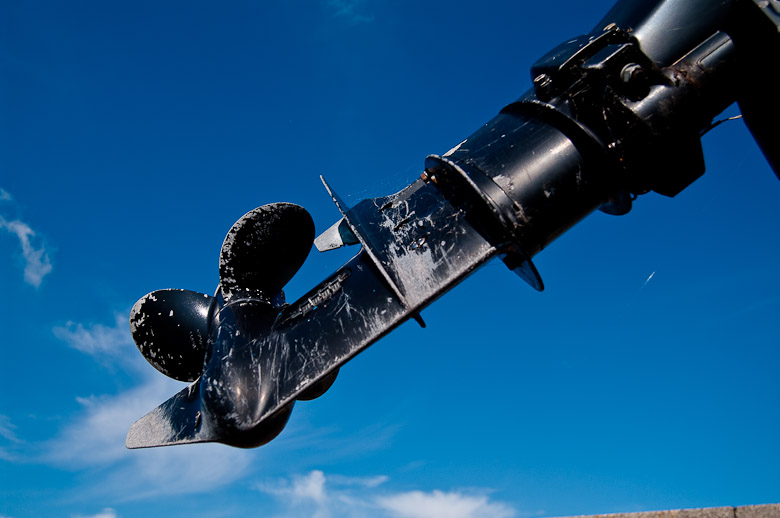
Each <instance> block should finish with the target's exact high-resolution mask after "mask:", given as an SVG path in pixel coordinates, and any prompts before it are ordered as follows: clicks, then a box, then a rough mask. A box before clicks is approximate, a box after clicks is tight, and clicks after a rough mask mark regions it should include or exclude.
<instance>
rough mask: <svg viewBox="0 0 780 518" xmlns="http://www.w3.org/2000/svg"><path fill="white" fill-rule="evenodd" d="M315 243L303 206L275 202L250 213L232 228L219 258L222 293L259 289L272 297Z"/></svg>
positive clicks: (227, 297)
mask: <svg viewBox="0 0 780 518" xmlns="http://www.w3.org/2000/svg"><path fill="white" fill-rule="evenodd" d="M313 242H314V222H313V221H312V219H311V216H310V215H309V213H308V212H306V210H305V209H304V208H303V207H300V206H298V205H294V204H292V203H272V204H270V205H263V206H262V207H258V208H256V209H254V210H252V211H249V212H247V213H246V214H244V216H242V217H241V219H239V220H238V221H237V222H236V223H235V225H233V228H231V229H230V231H229V232H228V234H227V236H226V237H225V241H224V243H223V244H222V251H221V253H220V257H219V278H220V283H221V286H222V294H223V295H224V296H225V298H226V299H230V298H231V297H232V296H233V295H235V294H236V293H237V292H239V291H258V292H261V293H262V294H263V295H264V296H265V297H266V298H268V299H269V300H270V299H271V298H272V297H273V296H274V295H276V294H277V293H279V292H280V291H281V289H282V287H284V285H285V284H287V282H288V281H289V280H290V279H291V278H292V277H293V275H295V272H297V271H298V269H299V268H300V267H301V266H302V265H303V262H304V261H305V260H306V257H307V256H308V255H309V251H310V250H311V246H312V243H313Z"/></svg>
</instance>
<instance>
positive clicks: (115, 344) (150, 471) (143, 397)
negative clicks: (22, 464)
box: [40, 314, 253, 516]
mask: <svg viewBox="0 0 780 518" xmlns="http://www.w3.org/2000/svg"><path fill="white" fill-rule="evenodd" d="M54 332H55V335H57V336H58V337H59V338H60V339H62V340H63V341H64V342H66V343H67V344H68V345H69V346H71V347H73V348H74V349H77V350H80V351H82V352H85V353H87V354H89V355H91V356H92V357H94V358H95V359H96V360H99V361H105V360H106V359H108V360H110V361H111V362H112V364H113V365H115V366H117V367H119V368H122V369H125V370H128V371H131V372H133V374H134V375H136V376H138V379H139V385H138V386H136V387H134V388H132V389H130V390H127V391H124V392H121V393H119V394H116V395H102V396H90V397H86V398H77V401H78V402H79V403H80V405H81V411H80V412H79V413H78V415H77V416H76V417H75V418H74V419H73V421H72V422H71V423H70V424H68V425H67V426H66V427H65V428H64V429H63V430H61V431H60V433H59V434H58V435H57V436H56V437H55V438H53V439H51V440H49V441H48V442H46V443H45V444H44V445H43V453H42V454H41V456H40V460H41V461H43V462H44V463H46V464H50V465H55V466H59V467H62V468H65V469H73V470H79V471H83V472H85V473H86V475H87V476H86V478H87V479H90V475H92V476H94V477H96V478H97V477H99V483H96V484H94V485H92V486H91V487H90V488H88V489H84V490H82V491H81V494H82V496H84V497H85V498H87V497H94V496H97V495H100V496H110V497H113V498H117V499H123V500H135V499H143V498H150V497H155V496H159V495H171V494H184V493H196V492H200V491H206V490H210V489H213V488H217V487H221V486H224V485H226V484H229V483H231V482H233V481H235V480H237V479H239V478H240V477H242V476H244V475H245V474H246V471H247V469H248V467H249V466H250V464H251V463H252V461H253V455H252V454H251V453H249V452H247V451H245V450H238V449H234V448H230V447H227V446H224V445H217V444H197V445H188V446H186V447H176V446H174V447H166V448H153V449H147V450H128V449H126V448H125V436H126V434H127V431H128V429H129V428H130V426H131V425H132V424H133V422H134V421H135V420H137V419H139V418H140V417H142V416H143V415H145V414H146V413H147V412H149V411H151V410H152V409H154V408H155V407H156V406H157V405H159V404H160V403H162V402H163V401H165V400H166V399H168V398H169V397H171V396H172V395H173V394H175V393H176V392H178V391H179V390H181V389H182V388H183V387H184V384H183V383H180V382H176V381H174V380H171V379H169V378H166V377H165V376H163V375H161V374H159V373H158V372H156V371H155V370H154V369H152V368H151V367H150V366H149V365H147V364H146V362H145V360H144V359H143V358H142V357H141V355H140V354H139V353H138V351H137V349H136V348H135V346H134V344H133V342H132V338H131V337H130V331H129V328H128V324H127V318H126V317H125V316H124V315H121V314H118V315H117V316H116V317H115V322H114V325H113V326H105V325H102V324H94V325H88V326H84V325H82V324H77V323H73V322H69V323H68V325H67V326H66V327H59V328H56V329H55V331H54ZM97 516H101V515H97Z"/></svg>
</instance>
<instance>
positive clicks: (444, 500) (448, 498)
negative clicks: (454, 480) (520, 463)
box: [377, 490, 515, 518]
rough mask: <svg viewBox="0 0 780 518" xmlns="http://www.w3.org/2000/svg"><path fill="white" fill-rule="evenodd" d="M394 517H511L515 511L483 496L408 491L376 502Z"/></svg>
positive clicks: (435, 491) (436, 491)
mask: <svg viewBox="0 0 780 518" xmlns="http://www.w3.org/2000/svg"><path fill="white" fill-rule="evenodd" d="M377 501H378V503H379V505H380V506H381V507H382V508H384V509H385V510H386V511H388V512H389V515H390V516H392V517H394V518H511V517H512V516H514V515H515V510H514V509H513V508H511V507H510V506H508V505H507V504H504V503H501V502H491V501H490V499H489V498H488V496H487V495H486V494H465V493H461V492H457V491H456V492H444V491H439V490H434V491H432V492H430V493H424V492H422V491H409V492H406V493H399V494H396V495H390V496H384V497H380V498H379V499H377Z"/></svg>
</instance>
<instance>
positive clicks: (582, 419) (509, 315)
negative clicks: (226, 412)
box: [0, 0, 780, 518]
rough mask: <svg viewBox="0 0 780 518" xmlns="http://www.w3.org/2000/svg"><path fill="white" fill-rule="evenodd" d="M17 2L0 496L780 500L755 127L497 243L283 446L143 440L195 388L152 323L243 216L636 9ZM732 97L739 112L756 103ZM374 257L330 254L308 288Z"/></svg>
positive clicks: (360, 503) (329, 501)
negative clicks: (538, 236) (139, 343)
mask: <svg viewBox="0 0 780 518" xmlns="http://www.w3.org/2000/svg"><path fill="white" fill-rule="evenodd" d="M223 4H226V5H217V4H216V3H212V2H200V1H194V2H150V1H133V2H122V1H120V2H98V1H94V0H86V1H84V2H78V3H72V2H68V3H65V2H53V1H50V0H31V1H25V2H16V3H5V4H4V5H3V6H2V7H0V63H2V67H3V73H2V74H0V189H2V190H0V290H1V291H2V293H3V296H4V300H5V302H4V303H3V305H2V311H1V312H0V329H1V330H2V334H1V335H0V337H1V338H0V347H1V348H2V352H3V358H2V360H1V361H0V383H1V384H2V385H1V386H0V388H1V389H2V390H1V391H0V393H1V394H2V396H0V480H2V483H0V517H3V518H9V517H10V518H22V517H32V516H63V517H69V518H98V517H100V518H120V517H121V518H132V517H141V516H144V517H146V516H168V517H179V516H187V517H200V516H203V517H206V516H209V517H220V516H264V517H268V516H270V517H273V516H289V517H298V516H317V517H321V518H322V517H330V516H334V517H335V516H378V517H389V518H406V517H413V516H415V517H438V516H447V517H454V518H459V517H463V518H477V517H479V518H508V517H519V518H533V517H540V516H560V515H572V514H587V513H607V512H618V511H638V510H652V509H669V508H681V507H702V506H720V505H745V504H760V503H771V502H777V501H780V492H778V488H780V470H778V469H777V466H778V465H779V464H780V441H779V440H778V436H780V378H779V377H778V367H780V353H779V352H778V344H780V330H779V329H778V325H777V323H778V322H777V314H778V311H779V310H780V295H778V294H779V293H780V273H778V270H777V256H778V253H779V252H780V250H779V247H778V239H777V229H778V228H779V227H780V203H778V199H780V182H778V181H777V178H776V177H775V176H774V175H773V173H772V172H771V170H770V169H769V167H768V166H767V165H766V163H765V162H764V160H763V158H762V157H761V155H760V153H759V151H758V150H757V148H756V146H755V144H754V143H753V141H752V139H751V138H750V136H749V134H748V133H747V131H746V130H745V128H744V125H743V124H742V122H741V121H735V122H730V123H727V124H723V125H721V126H720V127H718V128H717V129H716V130H714V131H713V132H711V133H710V134H708V135H707V136H706V137H705V138H704V148H705V157H706V161H707V165H708V171H707V173H706V174H705V175H704V176H703V177H702V178H701V179H699V180H698V181H696V182H695V183H694V184H693V185H692V186H691V187H689V188H688V189H687V190H685V191H684V192H683V193H681V194H680V195H678V196H677V197H676V198H674V199H669V198H664V197H661V196H658V195H655V194H649V195H647V196H644V197H642V198H641V199H640V200H639V201H638V202H637V203H636V204H635V208H634V210H633V211H632V212H631V213H630V214H628V215H626V216H622V217H614V216H607V215H605V214H602V213H596V214H593V215H592V216H590V217H589V218H587V219H586V220H585V221H583V222H582V223H581V224H579V225H578V226H576V227H575V228H574V229H572V230H570V231H569V232H568V233H566V234H565V235H564V236H562V237H561V238H560V239H559V240H558V241H556V242H555V243H553V244H552V245H551V246H550V247H549V249H547V250H545V251H543V252H542V253H541V254H540V255H539V256H537V258H536V264H537V266H538V268H539V270H540V272H541V274H542V277H543V278H544V280H545V283H546V286H547V289H546V291H545V292H543V293H536V292H534V291H533V290H531V289H530V288H528V287H527V286H526V285H524V284H523V283H522V282H521V281H520V280H519V279H518V278H516V277H515V276H514V275H513V274H511V273H510V272H508V271H506V269H505V267H504V266H503V265H502V264H500V263H498V262H497V263H495V264H494V263H491V264H489V265H488V266H486V267H485V268H483V269H482V270H480V271H479V272H477V273H476V274H475V275H473V276H472V277H470V278H469V279H467V280H466V282H464V283H463V284H462V285H460V286H458V287H456V289H455V290H453V291H452V292H451V293H449V294H447V295H446V296H444V297H443V298H442V299H441V300H439V301H438V302H436V303H435V304H434V305H432V306H431V307H430V308H428V309H427V310H425V311H424V312H423V316H424V318H425V320H426V322H427V324H428V327H427V329H420V328H419V327H418V326H416V324H414V323H413V322H412V323H407V324H404V325H403V326H402V327H401V328H399V329H398V330H396V331H395V332H393V333H392V334H391V335H389V336H388V337H386V338H384V339H383V340H381V341H380V342H378V343H377V344H375V345H374V346H372V347H371V348H370V349H368V350H367V351H366V352H365V353H363V354H362V355H360V356H359V357H358V358H356V359H355V360H354V361H352V362H351V363H350V364H349V365H347V366H346V367H345V368H344V369H342V371H341V374H340V376H339V378H338V380H337V381H336V383H335V385H334V386H333V388H332V389H331V390H330V391H329V392H328V393H327V394H326V395H325V396H324V397H322V398H320V399H318V400H316V401H313V402H310V403H303V404H298V405H297V406H296V408H295V410H294V412H293V415H292V417H291V420H290V422H289V424H288V426H287V428H286V430H285V431H284V432H283V433H282V435H280V436H279V437H278V438H277V439H276V440H275V441H273V442H272V443H270V444H268V445H266V446H264V447H262V448H259V449H255V450H238V449H233V448H229V447H226V446H222V445H192V446H182V447H173V448H165V449H152V450H144V451H127V450H125V448H124V436H125V433H126V431H127V429H128V427H129V426H130V424H131V423H132V422H133V421H134V420H135V419H137V418H139V417H140V416H142V415H143V414H145V413H146V412H147V411H149V410H150V409H151V408H153V407H154V406H155V405H157V404H158V403H159V402H161V401H163V400H164V399H166V398H167V397H168V396H170V395H171V394H172V393H174V392H175V391H176V390H177V389H178V388H179V387H180V386H181V384H180V383H178V382H174V381H172V380H168V379H166V378H165V377H164V376H162V375H160V374H159V373H157V372H156V371H155V370H154V369H153V368H152V367H151V366H149V365H148V364H146V362H145V361H144V360H143V359H142V358H141V356H140V354H138V352H137V350H136V349H135V347H134V346H133V344H132V341H131V339H130V335H129V329H128V326H127V315H128V312H129V310H130V307H131V306H132V304H133V303H134V302H135V301H136V300H137V299H138V298H140V297H141V296H143V295H144V294H146V293H147V292H149V291H152V290H155V289H161V288H173V287H175V288H187V289H191V290H196V291H201V292H205V293H212V292H213V291H214V288H215V287H216V283H217V282H218V271H217V260H218V256H219V249H220V245H221V243H222V239H223V238H224V236H225V233H226V232H227V231H228V229H229V228H230V226H231V225H232V224H233V222H234V221H235V220H237V219H238V218H239V217H240V216H241V215H242V214H244V213H245V212H247V211H248V210H251V209H252V208H254V207H256V206H258V205H262V204H265V203H271V202H277V201H289V202H294V203H298V204H300V205H302V206H304V207H305V208H306V209H308V210H309V212H310V213H311V214H312V216H313V218H314V221H315V223H316V226H317V230H318V232H320V231H322V230H324V229H326V228H327V227H328V226H330V225H331V224H332V223H333V222H334V221H335V220H336V219H337V218H338V212H337V210H336V208H335V207H334V206H333V205H332V203H331V202H330V199H329V197H328V195H327V193H326V192H325V190H324V189H323V188H322V186H321V184H320V182H319V179H318V175H320V174H324V175H325V177H326V178H327V179H328V180H329V182H330V183H331V184H332V185H333V186H334V188H335V189H336V190H337V191H338V192H339V193H340V194H341V195H342V196H343V197H344V198H345V199H346V200H347V201H348V202H349V203H355V202H357V201H358V200H360V199H361V198H363V197H367V196H376V195H381V194H388V193H391V192H394V191H395V190H397V189H398V188H400V187H403V186H404V185H406V184H407V183H409V182H411V181H412V180H413V179H414V178H415V177H416V176H417V175H418V174H419V172H420V170H421V169H422V166H423V159H424V157H425V156H426V155H428V154H430V153H442V152H444V151H446V150H447V149H449V148H450V147H452V146H453V145H454V144H457V143H458V142H460V141H461V140H463V138H465V137H466V136H468V135H469V134H470V133H471V132H472V131H474V130H475V129H476V128H478V127H479V125H480V124H482V123H483V122H485V121H486V120H488V119H489V118H490V117H492V116H493V115H494V114H495V113H496V112H497V111H498V110H499V109H500V108H501V107H502V106H504V105H505V104H507V103H508V102H511V101H512V100H514V99H516V98H517V97H518V96H519V95H520V94H521V93H522V92H524V91H525V90H526V89H527V88H528V87H529V86H530V80H529V77H528V76H529V72H528V70H529V67H530V65H531V64H532V63H533V62H534V60H535V59H536V58H538V57H539V56H541V55H542V54H544V53H545V52H546V51H547V50H549V49H550V48H551V47H553V46H554V45H556V44H557V43H559V42H560V41H563V40H564V39H567V38H568V37H570V36H574V35H577V34H580V33H583V32H586V31H587V30H589V29H590V28H591V26H592V25H593V24H595V23H596V22H597V21H598V19H599V18H600V17H601V15H602V14H603V13H604V12H606V10H607V9H608V8H609V7H610V5H611V2H608V1H594V2H587V3H586V2H573V1H569V0H564V1H561V2H556V3H555V4H554V5H553V4H549V3H547V4H546V3H543V2H504V1H495V2H482V3H479V4H473V3H462V2H461V3H458V2H443V1H431V2H423V3H419V2H408V1H404V0H402V1H395V2H389V1H386V0H319V1H315V0H310V1H304V0H297V1H292V2H283V1H269V2H249V1H243V2H230V3H223ZM728 113H729V114H735V113H737V112H736V110H735V109H734V108H733V107H732V108H731V109H730V110H729V112H728ZM355 252H356V249H354V248H352V249H347V250H337V251H333V252H328V253H326V254H319V253H317V252H316V251H313V252H312V255H311V256H310V257H309V259H308V260H307V263H306V264H305V265H304V267H303V268H302V270H301V271H300V272H299V273H298V275H297V276H296V277H295V278H294V279H293V281H292V282H291V283H290V284H289V285H288V287H287V288H286V292H287V295H288V300H292V299H294V298H297V296H299V295H301V294H303V293H304V292H305V291H307V290H308V289H309V288H310V287H312V286H313V285H314V284H315V283H317V282H319V281H320V280H322V279H323V278H324V277H325V276H326V275H328V274H329V273H331V272H332V271H333V270H334V269H335V268H336V267H337V266H339V265H340V264H342V263H343V262H346V261H347V260H348V259H349V258H350V257H351V255H352V254H354V253H355Z"/></svg>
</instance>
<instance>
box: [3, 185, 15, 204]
mask: <svg viewBox="0 0 780 518" xmlns="http://www.w3.org/2000/svg"><path fill="white" fill-rule="evenodd" d="M0 201H14V198H13V196H11V194H10V193H9V192H8V191H6V190H5V189H2V188H0Z"/></svg>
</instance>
